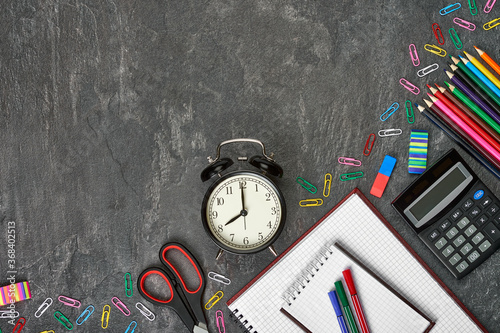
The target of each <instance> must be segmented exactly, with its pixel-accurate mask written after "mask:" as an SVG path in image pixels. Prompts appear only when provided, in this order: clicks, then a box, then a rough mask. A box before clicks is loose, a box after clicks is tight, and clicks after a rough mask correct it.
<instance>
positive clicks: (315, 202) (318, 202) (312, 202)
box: [299, 199, 323, 207]
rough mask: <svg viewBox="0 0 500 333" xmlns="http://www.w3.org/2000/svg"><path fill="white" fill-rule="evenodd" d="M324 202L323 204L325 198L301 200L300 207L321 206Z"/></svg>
mask: <svg viewBox="0 0 500 333" xmlns="http://www.w3.org/2000/svg"><path fill="white" fill-rule="evenodd" d="M322 204H323V199H305V200H300V201H299V206H300V207H313V206H321V205H322Z"/></svg>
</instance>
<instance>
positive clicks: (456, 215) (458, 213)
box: [450, 209, 462, 221]
mask: <svg viewBox="0 0 500 333" xmlns="http://www.w3.org/2000/svg"><path fill="white" fill-rule="evenodd" d="M461 216H462V211H461V210H460V209H457V210H456V211H454V212H453V213H452V214H451V215H450V217H451V219H452V220H453V221H456V220H457V219H459V218H460V217H461Z"/></svg>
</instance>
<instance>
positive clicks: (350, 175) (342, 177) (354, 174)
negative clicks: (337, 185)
mask: <svg viewBox="0 0 500 333" xmlns="http://www.w3.org/2000/svg"><path fill="white" fill-rule="evenodd" d="M361 177H363V172H362V171H358V172H351V173H344V174H341V175H340V180H341V181H346V180H352V179H356V178H361Z"/></svg>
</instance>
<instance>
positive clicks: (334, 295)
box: [328, 290, 349, 333]
mask: <svg viewBox="0 0 500 333" xmlns="http://www.w3.org/2000/svg"><path fill="white" fill-rule="evenodd" d="M328 296H329V297H330V301H331V302H332V305H333V309H334V310H335V315H336V316H337V320H338V321H339V325H340V330H341V331H342V333H349V330H348V329H347V325H346V324H345V320H344V315H343V314H342V308H341V307H340V304H339V300H338V298H337V292H336V291H335V290H332V291H330V292H329V293H328Z"/></svg>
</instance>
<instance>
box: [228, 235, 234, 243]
mask: <svg viewBox="0 0 500 333" xmlns="http://www.w3.org/2000/svg"><path fill="white" fill-rule="evenodd" d="M229 236H231V242H232V241H234V234H229Z"/></svg>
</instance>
